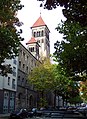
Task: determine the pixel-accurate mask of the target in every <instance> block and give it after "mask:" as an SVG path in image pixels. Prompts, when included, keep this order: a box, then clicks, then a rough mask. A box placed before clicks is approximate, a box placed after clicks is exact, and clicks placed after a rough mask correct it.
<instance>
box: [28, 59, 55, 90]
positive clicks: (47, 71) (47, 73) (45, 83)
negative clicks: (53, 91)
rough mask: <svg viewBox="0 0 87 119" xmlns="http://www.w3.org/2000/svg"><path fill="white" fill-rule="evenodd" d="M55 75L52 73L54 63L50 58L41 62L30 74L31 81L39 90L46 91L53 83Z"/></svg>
mask: <svg viewBox="0 0 87 119" xmlns="http://www.w3.org/2000/svg"><path fill="white" fill-rule="evenodd" d="M53 78H54V76H53V73H52V65H51V63H50V61H49V59H47V60H45V61H44V62H43V64H39V66H38V67H35V68H34V69H33V71H32V72H31V73H30V74H29V81H30V82H31V83H32V84H33V85H34V87H35V89H36V90H38V91H45V90H48V89H49V88H50V86H51V85H52V80H53Z"/></svg>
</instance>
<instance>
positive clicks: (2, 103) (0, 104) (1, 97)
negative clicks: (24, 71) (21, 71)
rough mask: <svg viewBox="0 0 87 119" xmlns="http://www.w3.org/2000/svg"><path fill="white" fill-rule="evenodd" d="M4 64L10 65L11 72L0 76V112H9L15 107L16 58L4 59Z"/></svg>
mask: <svg viewBox="0 0 87 119" xmlns="http://www.w3.org/2000/svg"><path fill="white" fill-rule="evenodd" d="M5 64H10V65H11V68H12V73H11V74H10V73H9V74H8V76H0V113H9V112H11V111H13V110H14V109H15V98H16V90H17V71H18V58H14V59H12V60H5Z"/></svg>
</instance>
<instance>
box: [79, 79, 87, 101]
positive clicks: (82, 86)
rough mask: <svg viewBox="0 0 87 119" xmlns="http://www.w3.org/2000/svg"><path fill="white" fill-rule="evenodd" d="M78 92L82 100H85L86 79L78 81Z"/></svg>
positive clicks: (86, 95) (86, 97)
mask: <svg viewBox="0 0 87 119" xmlns="http://www.w3.org/2000/svg"><path fill="white" fill-rule="evenodd" d="M80 92H81V97H82V99H83V101H84V102H87V80H86V81H81V82H80Z"/></svg>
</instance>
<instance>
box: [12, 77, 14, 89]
mask: <svg viewBox="0 0 87 119" xmlns="http://www.w3.org/2000/svg"><path fill="white" fill-rule="evenodd" d="M12 88H13V89H15V79H13V80H12Z"/></svg>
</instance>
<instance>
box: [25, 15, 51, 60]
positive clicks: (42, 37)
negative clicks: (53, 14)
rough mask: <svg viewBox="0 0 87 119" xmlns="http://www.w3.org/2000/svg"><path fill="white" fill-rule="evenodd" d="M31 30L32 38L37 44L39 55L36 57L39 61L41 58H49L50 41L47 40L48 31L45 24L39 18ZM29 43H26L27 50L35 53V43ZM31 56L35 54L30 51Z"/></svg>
mask: <svg viewBox="0 0 87 119" xmlns="http://www.w3.org/2000/svg"><path fill="white" fill-rule="evenodd" d="M31 30H32V37H33V38H34V40H35V41H36V42H37V43H38V44H39V55H38V57H39V59H40V58H41V57H49V56H50V40H49V33H50V30H49V29H48V27H47V25H46V24H45V22H44V21H43V19H42V17H41V16H40V17H39V18H38V19H37V20H36V22H35V23H34V24H33V25H32V27H31ZM30 41H31V40H30ZM30 41H29V42H28V43H27V45H28V49H35V50H34V51H36V47H35V43H36V42H30ZM31 44H32V45H31ZM31 46H32V47H31ZM37 49H38V48H37ZM32 54H35V52H33V51H32ZM34 56H35V55H34ZM36 56H37V55H36Z"/></svg>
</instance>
